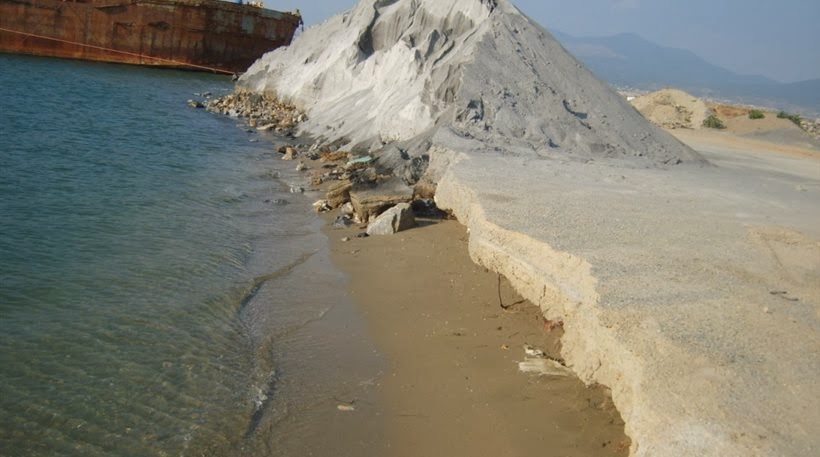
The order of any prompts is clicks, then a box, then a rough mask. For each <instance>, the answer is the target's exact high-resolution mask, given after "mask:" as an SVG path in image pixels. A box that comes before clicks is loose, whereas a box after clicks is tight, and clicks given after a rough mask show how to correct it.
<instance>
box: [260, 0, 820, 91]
mask: <svg viewBox="0 0 820 457" xmlns="http://www.w3.org/2000/svg"><path fill="white" fill-rule="evenodd" d="M440 1H449V0H440ZM511 1H512V3H513V4H514V5H515V6H517V7H518V8H519V9H520V10H522V11H523V12H524V13H526V14H527V15H528V16H530V17H531V18H532V19H534V20H535V21H536V22H538V23H540V24H541V25H543V26H544V27H546V28H547V29H548V30H559V31H562V32H564V33H567V34H570V35H574V36H607V35H614V34H617V33H635V34H638V35H640V36H642V37H644V38H646V39H648V40H649V41H652V42H654V43H657V44H659V45H662V46H670V47H675V48H681V49H687V50H690V51H693V52H694V53H695V54H697V55H699V56H700V57H703V58H704V59H706V60H708V61H709V62H711V63H713V64H716V65H719V66H721V67H724V68H727V69H729V70H731V71H734V72H736V73H740V74H759V75H763V76H767V77H769V78H772V79H774V80H777V81H781V82H794V81H802V80H806V79H817V78H820V0H583V1H578V2H575V1H572V0H511ZM265 3H266V6H267V7H268V8H273V9H278V10H285V11H292V10H295V9H297V8H299V9H300V10H301V12H302V15H303V17H304V19H305V23H306V24H307V25H308V26H310V25H313V24H316V23H319V22H322V21H324V20H325V19H328V18H329V17H331V16H333V15H334V14H337V13H340V12H342V11H346V10H348V9H350V8H352V7H353V6H354V5H355V4H356V3H357V0H301V1H299V0H265Z"/></svg>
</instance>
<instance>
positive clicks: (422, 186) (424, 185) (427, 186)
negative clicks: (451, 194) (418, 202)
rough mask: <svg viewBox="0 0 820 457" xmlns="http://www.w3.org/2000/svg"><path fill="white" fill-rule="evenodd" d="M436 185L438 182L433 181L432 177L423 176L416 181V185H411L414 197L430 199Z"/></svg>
mask: <svg viewBox="0 0 820 457" xmlns="http://www.w3.org/2000/svg"><path fill="white" fill-rule="evenodd" d="M437 187H438V184H437V183H435V182H434V181H433V180H432V179H429V178H427V177H424V178H422V179H421V180H420V181H419V182H417V183H416V185H415V186H414V187H413V193H414V194H415V196H416V198H420V199H431V198H435V196H436V188H437Z"/></svg>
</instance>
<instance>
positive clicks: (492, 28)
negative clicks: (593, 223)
mask: <svg viewBox="0 0 820 457" xmlns="http://www.w3.org/2000/svg"><path fill="white" fill-rule="evenodd" d="M239 87H240V88H244V89H249V90H252V91H256V92H266V91H271V92H274V93H276V94H277V95H278V96H279V97H280V98H283V99H284V100H286V101H288V102H291V103H293V104H295V105H296V106H298V107H299V108H301V109H303V110H305V112H306V113H307V115H308V118H309V120H308V121H307V122H306V123H304V124H303V125H302V129H303V132H304V133H309V134H311V135H314V136H317V137H319V138H321V139H324V140H326V141H328V142H332V141H335V140H339V139H344V140H346V141H349V143H350V145H351V146H357V147H360V148H363V149H367V150H369V151H376V150H378V149H380V148H382V147H383V146H384V145H386V144H389V143H392V142H405V143H409V144H416V145H422V147H421V149H426V147H427V146H429V145H430V142H428V141H419V139H421V138H423V139H431V138H432V139H433V144H434V145H439V146H443V147H447V148H449V147H453V146H456V145H457V147H458V149H459V150H463V149H464V148H474V149H489V150H492V149H502V150H504V151H505V152H507V153H522V154H534V155H538V156H543V157H550V156H559V157H574V158H578V159H581V160H589V159H627V160H629V161H631V162H633V163H634V165H635V166H639V167H648V166H649V167H651V166H658V165H665V164H676V163H680V162H686V161H699V160H701V159H700V158H699V157H698V156H697V155H696V154H695V153H694V152H692V151H691V150H690V149H689V148H687V147H686V146H684V145H682V144H681V143H680V142H678V141H677V140H675V139H674V138H672V137H671V136H669V135H667V134H665V133H663V132H661V131H660V130H659V129H657V128H655V127H654V126H651V125H649V124H648V123H647V122H646V121H645V120H644V119H643V118H642V117H641V116H640V114H639V113H638V112H636V111H635V110H634V109H633V108H632V107H631V106H630V105H629V104H628V103H627V102H626V101H625V100H623V99H622V97H620V96H619V95H618V94H617V93H615V92H614V91H613V90H611V89H610V88H609V87H608V86H606V85H605V84H603V83H601V82H600V81H599V80H597V79H596V78H595V77H594V76H593V75H592V74H591V73H590V72H589V71H587V70H586V69H585V68H584V67H583V66H582V65H581V64H580V63H578V61H577V60H575V58H573V57H572V56H570V55H569V54H568V53H567V52H566V51H565V50H564V49H563V48H562V47H561V45H560V44H559V43H558V42H557V41H556V40H555V39H554V38H553V37H552V36H551V35H550V34H549V33H548V32H547V31H545V30H544V29H543V28H542V27H541V26H539V25H538V24H536V23H535V22H533V21H532V20H530V19H529V18H527V17H526V16H524V15H523V14H522V13H521V12H519V11H518V10H517V9H516V8H514V7H513V6H511V5H510V4H509V3H508V2H506V1H503V0H501V1H496V0H457V1H448V2H443V1H440V0H413V1H411V0H406V1H375V0H364V1H361V2H360V3H359V4H358V5H357V6H356V7H355V8H354V9H353V10H352V11H350V12H349V13H347V14H343V15H340V16H337V17H335V18H333V19H330V20H329V21H327V22H325V23H323V24H321V25H319V26H317V27H313V28H311V29H309V30H307V31H306V32H305V33H303V34H302V35H301V36H300V37H299V38H298V39H297V40H296V41H295V43H294V44H293V45H292V46H290V47H289V48H283V49H279V50H276V51H274V52H271V53H269V54H267V55H266V56H264V57H263V58H262V59H260V60H259V61H257V62H256V63H255V64H254V65H253V66H252V67H251V68H250V69H249V70H248V72H247V73H246V74H245V75H244V76H243V77H242V78H241V79H240V82H239ZM464 140H470V141H466V142H465V141H464ZM409 149H411V150H410V151H409V152H410V154H411V155H418V154H421V153H423V152H426V151H424V150H421V151H419V150H413V148H412V147H410V148H409Z"/></svg>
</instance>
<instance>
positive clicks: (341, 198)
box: [326, 180, 353, 208]
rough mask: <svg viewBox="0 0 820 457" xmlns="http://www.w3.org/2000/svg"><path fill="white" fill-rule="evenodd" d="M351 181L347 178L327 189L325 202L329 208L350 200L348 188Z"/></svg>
mask: <svg viewBox="0 0 820 457" xmlns="http://www.w3.org/2000/svg"><path fill="white" fill-rule="evenodd" d="M351 189H353V183H352V182H350V181H349V180H344V181H339V182H337V183H334V184H333V185H331V186H330V187H329V188H328V189H327V195H326V198H327V204H328V206H330V207H331V208H338V207H340V206H342V205H344V204H345V203H347V202H348V201H349V200H350V190H351Z"/></svg>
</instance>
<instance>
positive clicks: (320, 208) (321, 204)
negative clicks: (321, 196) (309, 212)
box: [313, 200, 331, 213]
mask: <svg viewBox="0 0 820 457" xmlns="http://www.w3.org/2000/svg"><path fill="white" fill-rule="evenodd" d="M313 209H314V210H316V212H317V213H326V212H328V211H330V210H331V208H330V207H329V206H327V200H318V201H316V202H315V203H313Z"/></svg>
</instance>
